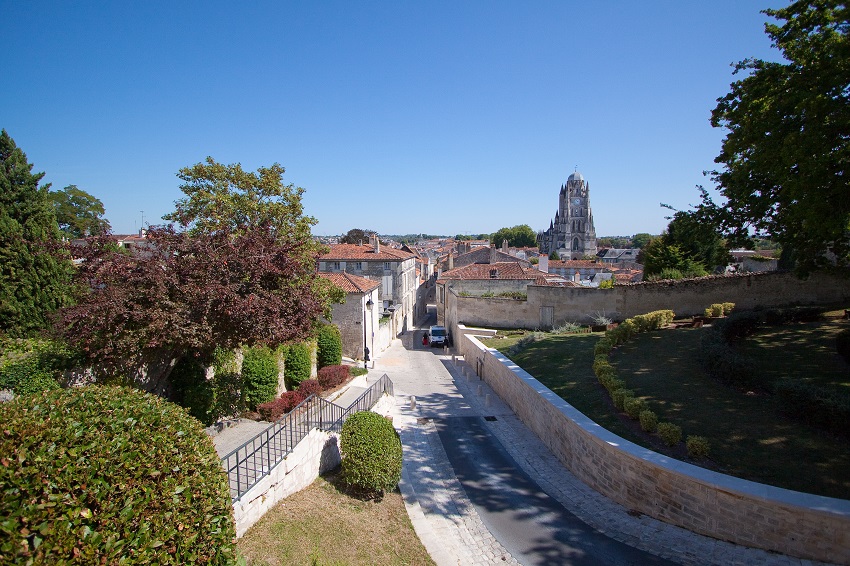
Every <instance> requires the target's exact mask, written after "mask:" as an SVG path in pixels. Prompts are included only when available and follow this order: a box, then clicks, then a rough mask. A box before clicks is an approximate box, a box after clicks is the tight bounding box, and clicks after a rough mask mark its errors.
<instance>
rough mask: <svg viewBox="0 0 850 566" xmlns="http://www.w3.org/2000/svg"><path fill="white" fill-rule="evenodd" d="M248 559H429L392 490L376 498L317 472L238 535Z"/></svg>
mask: <svg viewBox="0 0 850 566" xmlns="http://www.w3.org/2000/svg"><path fill="white" fill-rule="evenodd" d="M238 548H239V551H240V552H241V553H242V555H243V556H244V557H245V558H246V559H247V561H248V564H249V565H257V566H259V565H268V566H273V565H288V564H305V565H309V564H314V565H317V566H318V565H321V566H330V565H337V564H346V565H348V564H381V565H384V564H387V565H392V564H398V565H402V564H411V565H415V564H434V562H433V561H432V560H431V557H430V556H428V553H427V552H426V551H425V547H423V546H422V543H421V542H420V541H419V538H417V536H416V533H415V532H414V531H413V526H412V525H411V524H410V519H409V518H408V516H407V511H406V510H405V508H404V502H403V501H402V498H401V494H400V493H398V491H395V492H392V493H387V494H385V496H384V497H383V499H382V500H381V501H379V502H376V501H363V500H361V499H357V498H355V497H351V496H349V495H347V494H346V493H345V488H344V487H343V486H342V485H341V484H340V483H339V481H338V476H337V475H336V474H328V475H325V476H323V477H320V478H318V479H317V480H316V481H315V482H313V484H312V485H310V486H309V487H307V488H306V489H304V490H302V491H300V492H298V493H296V494H294V495H291V496H289V497H287V498H286V499H284V500H283V501H281V502H280V503H278V505H277V506H276V507H275V508H274V509H272V510H270V511H269V512H268V513H266V514H265V516H263V518H262V519H260V520H259V521H258V522H257V523H256V524H255V525H254V526H253V527H251V529H250V530H249V531H248V532H247V533H246V534H245V536H243V537H242V538H241V539H239V542H238Z"/></svg>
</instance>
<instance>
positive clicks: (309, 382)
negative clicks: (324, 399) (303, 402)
mask: <svg viewBox="0 0 850 566" xmlns="http://www.w3.org/2000/svg"><path fill="white" fill-rule="evenodd" d="M298 392H299V393H301V395H303V396H304V398H305V399H306V398H307V397H309V396H310V395H317V396H318V395H319V394H321V393H322V386H321V385H319V382H318V381H317V380H315V379H305V380H304V381H302V382H301V385H299V386H298Z"/></svg>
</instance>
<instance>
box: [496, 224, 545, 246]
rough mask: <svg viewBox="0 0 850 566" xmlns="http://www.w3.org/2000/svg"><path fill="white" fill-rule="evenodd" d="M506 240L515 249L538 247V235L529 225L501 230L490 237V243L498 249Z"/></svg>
mask: <svg viewBox="0 0 850 566" xmlns="http://www.w3.org/2000/svg"><path fill="white" fill-rule="evenodd" d="M505 240H507V241H508V245H509V246H511V247H515V248H526V247H534V246H536V245H537V234H536V233H535V232H534V230H532V229H531V226H529V225H528V224H519V225H517V226H513V227H511V228H500V229H499V230H498V231H497V232H495V233H494V234H493V235H492V236H491V237H490V241H491V242H492V243H494V244H496V246H497V247H498V246H501V245H502V242H503V241H505Z"/></svg>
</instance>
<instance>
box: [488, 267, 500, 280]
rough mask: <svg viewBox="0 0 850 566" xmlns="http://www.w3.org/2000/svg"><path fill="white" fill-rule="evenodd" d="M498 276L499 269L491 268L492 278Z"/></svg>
mask: <svg viewBox="0 0 850 566" xmlns="http://www.w3.org/2000/svg"><path fill="white" fill-rule="evenodd" d="M498 277H499V270H498V269H491V270H490V279H497V278H498Z"/></svg>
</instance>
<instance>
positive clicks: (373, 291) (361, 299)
mask: <svg viewBox="0 0 850 566" xmlns="http://www.w3.org/2000/svg"><path fill="white" fill-rule="evenodd" d="M319 276H320V277H323V278H325V279H327V280H329V281H331V282H333V284H334V285H336V286H337V287H339V288H340V289H342V290H343V291H345V302H344V303H342V304H335V305H333V316H332V320H333V323H334V324H336V325H337V327H338V328H339V332H340V336H341V338H342V355H343V356H346V357H348V358H351V359H354V360H363V359H365V353H366V350H365V349H366V348H369V352H370V357H371V358H372V359H374V358H375V356H376V355H377V354H378V351H379V347H380V346H382V344H380V340H379V343H378V344H377V345H376V335H377V334H378V327H379V320H380V310H381V309H380V308H378V307H377V306H376V305H377V304H378V301H380V287H381V283H380V282H378V281H373V280H371V279H366V278H365V277H360V276H357V275H352V274H350V273H346V272H344V271H339V272H334V273H328V272H322V271H320V272H319Z"/></svg>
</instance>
